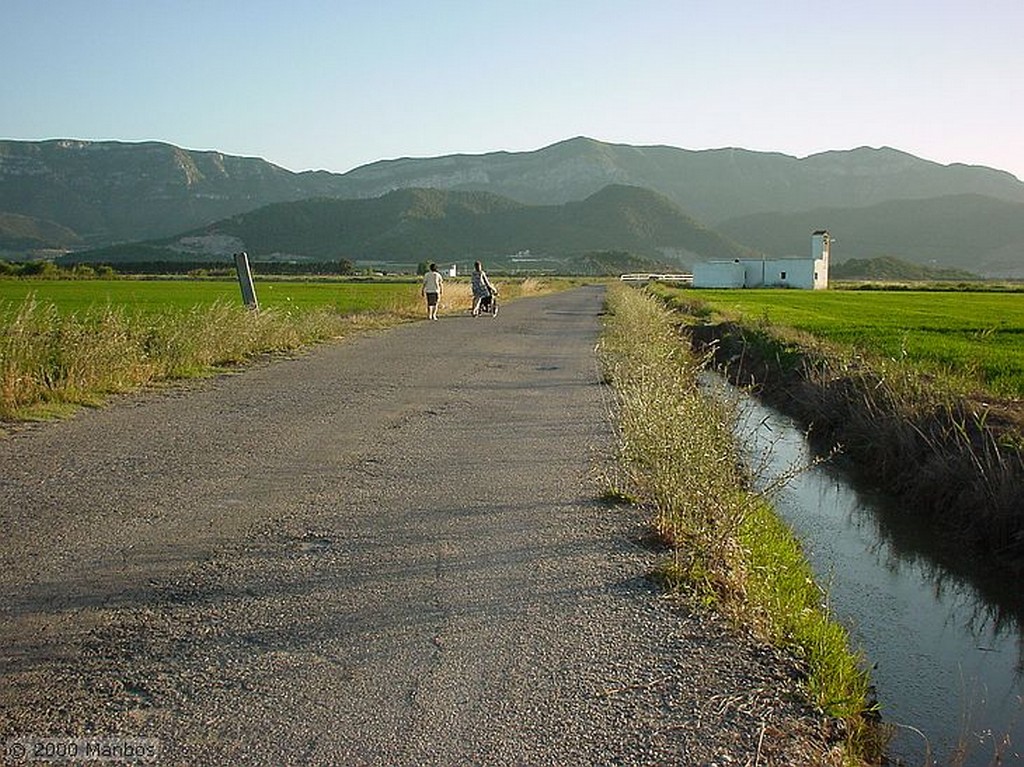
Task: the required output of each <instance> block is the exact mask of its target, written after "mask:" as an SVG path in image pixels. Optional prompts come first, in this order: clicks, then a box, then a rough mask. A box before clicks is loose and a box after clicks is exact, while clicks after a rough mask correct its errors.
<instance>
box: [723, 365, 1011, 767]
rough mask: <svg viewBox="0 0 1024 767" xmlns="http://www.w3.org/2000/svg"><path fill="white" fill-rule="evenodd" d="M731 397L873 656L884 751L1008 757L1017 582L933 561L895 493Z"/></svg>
mask: <svg viewBox="0 0 1024 767" xmlns="http://www.w3.org/2000/svg"><path fill="white" fill-rule="evenodd" d="M723 385H724V384H723ZM730 388H731V387H730ZM731 396H736V397H739V398H740V407H739V410H740V413H741V418H740V420H739V423H738V425H737V434H738V436H739V437H740V438H741V440H742V442H743V443H744V444H745V445H746V457H747V460H748V461H749V463H750V465H757V466H760V467H762V474H763V476H765V477H771V476H779V475H787V476H789V479H788V481H787V482H786V483H785V484H784V485H782V486H781V487H780V488H779V489H778V490H777V491H776V492H775V493H774V494H773V502H774V506H775V508H776V510H777V511H778V513H779V514H780V515H781V516H782V517H783V518H784V519H785V520H786V521H787V523H789V524H790V526H791V527H792V529H793V530H794V532H795V533H796V534H797V536H798V537H799V539H800V540H801V542H802V544H803V547H804V551H805V553H806V555H807V557H808V559H809V561H810V562H811V564H812V566H813V568H814V571H815V574H816V575H817V577H818V578H819V580H820V581H821V582H822V583H823V584H825V585H826V589H827V592H828V594H829V607H830V609H831V610H832V612H833V614H834V615H835V617H836V618H837V619H838V620H839V621H840V622H841V623H842V624H843V625H845V626H847V627H848V628H849V630H850V632H851V638H852V639H853V641H854V643H855V645H856V646H858V647H859V648H860V649H861V650H862V652H863V653H864V655H865V658H866V660H867V662H868V663H869V664H870V667H871V679H872V683H873V685H874V688H875V691H876V694H877V698H878V700H879V704H880V710H881V715H882V719H883V722H885V723H886V725H888V726H891V728H892V740H891V742H890V747H889V754H890V756H891V757H892V758H894V759H900V760H903V763H906V764H914V765H917V764H932V763H933V762H932V761H929V760H930V759H934V760H936V761H937V763H938V764H941V765H946V764H960V765H965V767H984V766H985V765H991V764H1014V763H1017V761H1016V760H1019V759H1020V758H1021V757H1020V744H1021V743H1024V709H1022V706H1021V701H1022V699H1024V678H1022V676H1021V673H1020V669H1021V663H1022V655H1021V652H1022V650H1021V648H1022V644H1024V631H1022V613H1021V610H1020V604H1019V602H1020V596H1019V591H1018V589H1017V587H1016V583H1015V582H1014V581H1009V580H1002V581H1000V580H998V579H997V578H993V577H992V574H991V573H985V572H983V571H982V570H980V569H977V570H975V571H973V572H968V571H964V570H961V571H956V570H954V569H952V568H950V567H948V566H946V565H944V564H942V561H941V559H940V558H939V557H937V556H936V555H935V553H934V552H935V551H937V550H940V549H937V548H936V547H935V546H934V543H935V542H934V541H933V540H931V537H930V536H929V535H928V534H927V533H926V532H923V531H921V530H920V529H919V527H915V526H914V524H913V521H912V519H910V520H908V517H907V515H906V514H903V513H902V512H903V507H902V505H901V504H899V503H897V502H894V500H893V499H892V498H891V497H887V496H886V495H884V494H883V493H880V492H878V491H876V490H872V489H871V488H870V487H866V486H865V483H864V482H863V481H862V480H861V481H858V480H857V479H856V478H855V477H854V476H852V475H851V474H850V473H849V472H848V471H845V470H844V469H843V468H842V467H841V466H840V465H837V464H835V463H832V464H829V463H818V464H815V460H816V455H815V451H814V449H813V448H812V446H811V445H810V444H809V442H808V440H807V438H806V435H805V433H804V431H803V430H802V429H801V428H800V425H799V424H798V423H797V422H796V421H795V420H794V419H792V418H790V417H788V416H785V415H783V414H782V413H780V412H778V411H777V410H774V409H772V408H769V407H767V406H765V405H763V404H762V403H760V402H758V401H757V400H756V399H754V398H753V397H750V396H748V395H742V394H741V393H739V392H738V390H736V389H731ZM800 467H810V468H803V469H801V468H800ZM1000 760H1001V761H1000Z"/></svg>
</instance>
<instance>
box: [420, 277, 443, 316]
mask: <svg viewBox="0 0 1024 767" xmlns="http://www.w3.org/2000/svg"><path fill="white" fill-rule="evenodd" d="M443 291H444V280H442V279H441V273H440V272H439V271H437V264H431V265H430V270H429V271H428V272H427V273H426V274H424V275H423V287H421V288H420V293H421V294H422V295H424V296H426V299H427V319H428V320H436V319H437V304H438V301H440V300H441V293H442V292H443Z"/></svg>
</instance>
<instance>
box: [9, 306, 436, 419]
mask: <svg viewBox="0 0 1024 767" xmlns="http://www.w3.org/2000/svg"><path fill="white" fill-rule="evenodd" d="M417 308H418V307H417V306H416V305H415V304H414V303H413V302H411V301H409V300H405V301H404V302H396V301H395V299H389V304H388V306H387V307H384V309H383V311H380V312H376V313H374V319H373V320H372V324H378V325H380V324H393V323H394V322H401V321H405V320H408V319H411V318H413V317H418V316H419V315H418V314H417V313H416V309H417ZM368 324H371V321H369V320H368V319H367V317H366V315H364V314H354V315H343V314H340V313H338V312H337V311H335V310H333V309H331V308H328V307H319V308H315V309H309V310H289V309H288V308H282V307H272V308H270V309H265V310H263V311H260V312H253V311H250V310H248V309H246V308H244V307H241V306H238V305H235V304H228V303H224V302H215V303H212V304H201V305H197V306H194V307H191V308H180V307H168V308H166V309H164V310H162V311H157V312H154V311H151V310H146V311H132V310H131V309H130V308H127V307H124V306H114V305H109V304H108V305H105V306H98V307H91V308H88V309H83V310H80V311H73V312H61V311H59V310H58V309H57V307H56V306H55V305H54V304H53V303H48V302H42V301H39V300H37V299H36V298H35V297H34V296H29V297H28V298H26V299H25V300H24V301H23V302H22V303H21V304H20V305H18V306H16V307H13V308H8V311H7V312H6V313H3V314H0V329H2V334H0V418H2V419H4V420H19V419H33V418H38V417H42V416H46V415H48V414H52V413H54V412H58V413H60V412H65V409H66V408H67V406H76V405H97V404H99V403H101V402H102V401H103V400H104V398H105V397H106V396H107V395H109V394H112V393H117V392H125V391H130V390H133V389H137V388H139V387H142V386H146V385H148V384H153V383H156V382H159V381H166V380H173V379H181V378H192V377H198V376H205V375H210V374H212V373H213V372H215V371H216V370H217V369H218V368H220V367H223V366H227V365H235V364H239V363H243V362H245V361H246V360H249V359H251V358H253V357H255V356H258V355H262V354H267V353H274V352H289V351H294V350H296V349H299V348H301V347H303V346H306V345H309V344H312V343H316V342H318V341H323V340H326V339H328V338H334V337H340V336H344V335H346V334H348V333H350V332H352V331H354V330H357V329H360V328H362V327H366V326H367V325H368Z"/></svg>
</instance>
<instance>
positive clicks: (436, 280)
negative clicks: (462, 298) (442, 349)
mask: <svg viewBox="0 0 1024 767" xmlns="http://www.w3.org/2000/svg"><path fill="white" fill-rule="evenodd" d="M472 290H473V309H472V311H473V316H474V317H479V316H480V311H481V309H483V310H487V309H488V308H490V311H491V313H492V316H493V315H494V314H496V313H497V312H496V308H497V307H495V306H493V304H492V302H493V301H494V297H495V296H496V295H498V289H497V288H495V287H494V285H492V284H491V281H490V280H489V279H487V273H486V272H485V271H484V268H483V266H482V265H481V263H480V262H479V261H476V262H474V263H473V279H472ZM443 292H444V279H443V278H442V277H441V273H440V272H439V271H437V264H435V263H431V264H430V266H429V267H428V269H427V273H426V274H424V275H423V285H422V286H421V287H420V294H421V295H423V296H424V297H425V298H426V300H427V319H429V320H436V319H437V306H438V304H439V303H440V301H441V294H442V293H443Z"/></svg>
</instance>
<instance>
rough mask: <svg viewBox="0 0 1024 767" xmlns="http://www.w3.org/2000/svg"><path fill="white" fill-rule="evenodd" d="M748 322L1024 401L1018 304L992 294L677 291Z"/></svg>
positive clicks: (1021, 299) (1023, 314) (1015, 298)
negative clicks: (899, 362)
mask: <svg viewBox="0 0 1024 767" xmlns="http://www.w3.org/2000/svg"><path fill="white" fill-rule="evenodd" d="M671 295H672V296H673V297H674V298H676V299H677V300H681V301H685V302H690V301H694V300H696V301H700V302H703V303H705V304H707V305H708V306H709V307H710V308H712V309H713V310H714V311H715V312H717V313H720V314H723V315H725V316H729V317H732V318H739V319H742V320H744V321H746V322H759V323H769V324H771V325H777V326H785V327H791V328H795V329H797V330H801V331H805V332H807V333H811V334H813V335H815V336H817V337H819V338H823V339H826V340H828V341H831V342H835V343H839V344H843V345H846V346H848V347H852V348H854V349H857V350H860V351H863V352H867V353H873V354H879V355H884V356H885V357H889V358H892V359H904V360H907V361H909V362H911V363H912V364H914V365H917V366H919V367H921V368H922V369H924V370H927V371H932V372H938V373H943V374H952V375H954V376H956V377H958V378H963V379H966V380H968V381H973V382H977V383H978V384H980V385H982V386H983V387H984V388H985V389H986V390H987V391H989V392H991V393H993V394H996V395H1000V396H1008V397H1024V296H1022V295H1021V294H1020V293H997V292H978V293H961V292H913V291H893V292H885V291H841V290H833V291H795V290H792V291H791V290H743V291H737V290H700V291H694V290H685V289H684V290H679V289H675V290H673V291H672V292H671Z"/></svg>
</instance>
